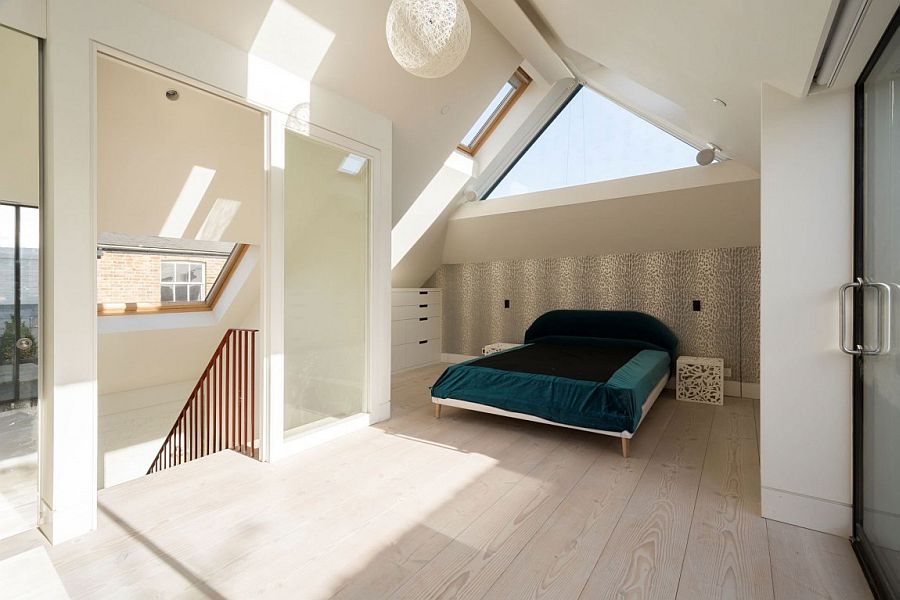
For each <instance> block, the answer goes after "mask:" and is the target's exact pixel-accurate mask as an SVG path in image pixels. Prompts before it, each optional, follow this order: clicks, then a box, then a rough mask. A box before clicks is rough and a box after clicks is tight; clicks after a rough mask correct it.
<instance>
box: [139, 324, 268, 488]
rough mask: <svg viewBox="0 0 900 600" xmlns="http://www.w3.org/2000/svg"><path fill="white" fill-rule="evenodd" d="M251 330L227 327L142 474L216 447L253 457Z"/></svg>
mask: <svg viewBox="0 0 900 600" xmlns="http://www.w3.org/2000/svg"><path fill="white" fill-rule="evenodd" d="M256 333H257V330H256V329H229V330H228V331H226V332H225V335H224V336H223V337H222V341H221V342H219V345H218V347H217V348H216V351H215V352H214V353H213V356H212V358H211V359H210V360H209V363H208V364H207V365H206V369H204V371H203V374H202V375H201V376H200V379H199V380H198V381H197V385H195V386H194V390H193V391H192V392H191V395H190V396H189V397H188V400H187V402H186V403H185V405H184V408H182V409H181V412H180V413H178V418H177V419H175V424H174V425H173V426H172V429H171V430H170V431H169V435H167V436H166V439H165V441H164V442H163V444H162V447H161V448H160V449H159V452H157V453H156V458H155V459H154V460H153V464H151V465H150V468H149V469H148V470H147V474H148V475H149V474H150V473H155V472H156V471H162V470H163V469H168V468H169V467H174V466H176V465H180V464H183V463H186V462H189V461H192V460H194V459H197V458H201V457H203V456H207V455H209V454H213V453H215V452H220V451H222V450H236V451H238V452H240V453H242V454H246V455H248V456H253V457H255V456H256V443H255V439H256V435H255V433H256Z"/></svg>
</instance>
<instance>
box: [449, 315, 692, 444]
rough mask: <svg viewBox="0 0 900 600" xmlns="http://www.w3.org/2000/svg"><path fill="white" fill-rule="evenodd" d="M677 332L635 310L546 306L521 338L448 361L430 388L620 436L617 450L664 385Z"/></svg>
mask: <svg viewBox="0 0 900 600" xmlns="http://www.w3.org/2000/svg"><path fill="white" fill-rule="evenodd" d="M677 347H678V338H676V337H675V334H673V333H672V331H671V330H670V329H669V328H668V327H666V325H665V324H663V323H662V322H661V321H659V320H658V319H656V318H655V317H652V316H650V315H647V314H645V313H640V312H632V311H595V310H554V311H550V312H548V313H545V314H543V315H541V316H540V317H538V318H537V319H536V320H535V322H534V323H532V325H531V327H529V328H528V330H527V331H526V332H525V341H524V344H523V345H521V346H518V347H515V348H512V349H509V350H505V351H502V352H497V353H494V354H490V355H488V356H484V357H480V358H475V359H472V360H469V361H466V362H463V363H459V364H456V365H451V366H450V367H448V368H447V369H446V370H445V371H444V373H443V374H442V375H441V376H440V377H439V378H438V380H437V381H436V382H435V384H434V385H433V386H432V388H431V396H432V397H431V400H432V402H433V403H434V405H435V416H436V417H438V418H439V417H440V416H441V407H442V406H444V405H447V406H455V407H458V408H464V409H468V410H475V411H480V412H487V413H492V414H498V415H503V416H508V417H513V418H518V419H525V420H528V421H536V422H539V423H546V424H550V425H558V426H562V427H569V428H572V429H580V430H583V431H590V432H594V433H601V434H604V435H610V436H615V437H619V438H622V454H623V455H624V456H625V457H626V458H627V457H628V452H629V444H630V440H631V438H632V437H633V436H634V434H635V432H636V431H637V429H638V427H639V426H640V424H641V422H642V421H643V420H644V417H646V416H647V413H648V412H649V411H650V408H651V407H652V406H653V403H654V402H655V401H656V399H657V397H659V394H660V393H661V392H662V390H663V388H665V385H666V383H667V382H668V380H669V376H670V374H671V369H672V366H673V365H674V364H675V352H676V350H677Z"/></svg>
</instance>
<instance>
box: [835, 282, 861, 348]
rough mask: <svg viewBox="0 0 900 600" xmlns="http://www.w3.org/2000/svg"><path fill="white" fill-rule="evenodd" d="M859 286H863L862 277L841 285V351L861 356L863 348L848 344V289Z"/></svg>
mask: <svg viewBox="0 0 900 600" xmlns="http://www.w3.org/2000/svg"><path fill="white" fill-rule="evenodd" d="M858 287H862V279H859V280H857V281H852V282H850V283H845V284H844V285H842V286H841V289H840V291H839V292H838V293H839V294H840V302H841V308H840V313H841V351H843V352H844V353H845V354H850V355H851V356H859V355H860V354H862V350H861V349H860V350H857V349H855V348H851V347H850V346H848V345H847V320H848V319H847V290H853V289H856V288H858Z"/></svg>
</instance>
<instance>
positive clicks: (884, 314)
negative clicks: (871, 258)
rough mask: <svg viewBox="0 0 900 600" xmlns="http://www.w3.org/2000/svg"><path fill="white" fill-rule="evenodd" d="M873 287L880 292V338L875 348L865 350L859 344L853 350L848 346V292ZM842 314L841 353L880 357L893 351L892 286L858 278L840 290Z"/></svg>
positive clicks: (878, 314) (877, 313)
mask: <svg viewBox="0 0 900 600" xmlns="http://www.w3.org/2000/svg"><path fill="white" fill-rule="evenodd" d="M866 287H873V288H875V289H876V290H878V303H877V306H878V310H877V312H876V315H877V320H878V338H877V343H876V345H875V347H874V348H865V347H863V346H862V344H857V345H856V347H855V348H851V347H850V346H849V345H848V344H847V321H848V318H847V306H848V303H847V290H852V289H860V290H862V289H864V288H866ZM839 294H840V313H841V351H843V352H845V353H846V354H850V355H852V356H878V355H882V354H887V353H888V352H890V351H891V333H892V327H893V322H892V320H893V319H892V312H891V286H890V285H888V284H886V283H881V282H875V281H866V280H865V279H863V278H862V277H858V278H857V280H856V281H853V282H851V283H845V284H844V285H842V286H841V288H840V292H839Z"/></svg>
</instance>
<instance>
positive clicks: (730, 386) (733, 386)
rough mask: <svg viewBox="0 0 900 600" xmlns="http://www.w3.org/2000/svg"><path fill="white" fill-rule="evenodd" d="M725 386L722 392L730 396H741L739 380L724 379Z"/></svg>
mask: <svg viewBox="0 0 900 600" xmlns="http://www.w3.org/2000/svg"><path fill="white" fill-rule="evenodd" d="M724 383H725V386H724V389H723V392H724V393H725V395H726V396H731V397H733V398H740V397H741V382H740V381H731V380H729V379H726V380H725V382H724Z"/></svg>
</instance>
